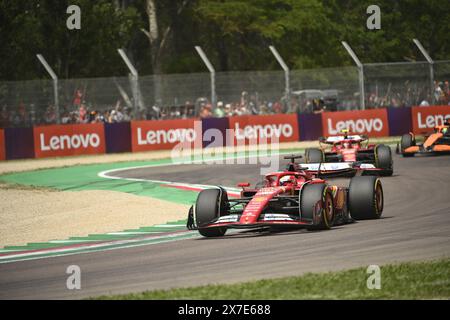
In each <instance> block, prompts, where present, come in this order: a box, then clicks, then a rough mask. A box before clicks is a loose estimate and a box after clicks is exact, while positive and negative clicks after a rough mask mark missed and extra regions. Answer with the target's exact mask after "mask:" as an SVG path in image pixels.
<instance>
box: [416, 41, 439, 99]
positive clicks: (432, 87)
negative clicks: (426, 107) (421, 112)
mask: <svg viewBox="0 0 450 320" xmlns="http://www.w3.org/2000/svg"><path fill="white" fill-rule="evenodd" d="M413 42H414V44H415V45H416V46H417V48H419V50H420V52H421V53H422V54H423V56H424V57H425V59H427V62H428V64H429V68H430V91H431V104H434V103H435V102H436V101H435V99H434V67H433V65H434V61H433V59H431V57H430V55H429V54H428V52H427V51H426V50H425V48H424V47H423V46H422V44H421V43H420V41H419V40H417V39H413Z"/></svg>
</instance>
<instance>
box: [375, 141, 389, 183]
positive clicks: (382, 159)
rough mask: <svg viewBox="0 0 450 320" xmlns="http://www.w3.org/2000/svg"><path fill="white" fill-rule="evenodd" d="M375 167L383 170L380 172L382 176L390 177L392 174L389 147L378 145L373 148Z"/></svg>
mask: <svg viewBox="0 0 450 320" xmlns="http://www.w3.org/2000/svg"><path fill="white" fill-rule="evenodd" d="M374 152H375V167H377V168H379V169H383V170H382V171H381V175H382V176H392V174H393V173H394V168H393V161H392V150H391V148H390V147H388V146H386V145H384V144H379V145H377V146H376V147H375V150H374Z"/></svg>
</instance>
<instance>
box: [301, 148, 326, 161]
mask: <svg viewBox="0 0 450 320" xmlns="http://www.w3.org/2000/svg"><path fill="white" fill-rule="evenodd" d="M305 162H306V163H320V162H325V154H324V153H323V150H321V149H318V148H309V149H306V150H305Z"/></svg>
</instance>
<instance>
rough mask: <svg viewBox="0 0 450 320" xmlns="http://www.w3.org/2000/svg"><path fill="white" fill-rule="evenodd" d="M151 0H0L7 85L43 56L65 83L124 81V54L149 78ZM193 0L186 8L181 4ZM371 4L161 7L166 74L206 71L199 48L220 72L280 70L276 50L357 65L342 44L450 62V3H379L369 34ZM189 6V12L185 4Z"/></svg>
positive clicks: (397, 57)
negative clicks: (72, 18)
mask: <svg viewBox="0 0 450 320" xmlns="http://www.w3.org/2000/svg"><path fill="white" fill-rule="evenodd" d="M146 1H147V0H98V1H89V0H73V1H68V0H60V1H56V0H0V39H2V44H3V45H2V47H1V48H0V59H1V61H2V64H1V65H0V79H4V80H19V79H33V78H39V77H41V78H42V77H47V75H46V74H45V71H44V70H43V69H42V67H41V66H40V65H39V63H38V61H37V59H36V57H35V55H36V53H42V54H43V55H44V56H45V57H46V58H47V60H48V61H49V63H50V64H51V65H52V66H53V67H54V69H55V71H56V72H57V74H58V75H59V76H60V77H61V78H67V77H72V78H73V77H98V76H113V75H125V74H126V73H127V70H126V68H125V66H124V65H123V63H122V61H121V60H120V57H119V56H118V54H117V51H116V50H117V48H120V47H123V48H126V49H127V52H128V54H129V55H130V56H131V58H132V60H133V61H134V62H135V64H136V66H137V67H138V69H139V71H140V73H141V74H149V73H152V72H153V70H152V63H151V58H150V57H151V53H150V46H149V43H148V39H147V37H146V36H145V35H144V33H143V32H142V31H141V29H142V28H144V29H147V28H148V17H147V15H146V10H145V7H146ZM186 1H187V5H186V6H183V4H184V3H185V2H186ZM70 4H76V5H79V6H80V8H81V11H82V18H81V26H82V28H81V30H72V31H70V30H68V29H67V28H66V19H67V18H68V16H69V15H68V14H67V13H66V9H67V7H68V6H69V5H70ZM371 4H372V1H368V0H246V1H244V0H227V1H224V0H175V1H156V5H157V16H158V17H157V18H158V27H159V32H160V35H161V36H162V35H163V34H164V32H165V31H166V30H170V32H169V33H168V36H167V39H166V40H167V42H166V43H167V44H168V47H167V49H166V50H165V51H164V54H163V55H162V57H161V59H162V60H161V62H162V65H163V70H164V72H170V73H180V72H202V71H205V68H204V66H203V64H202V63H201V61H200V59H199V58H198V56H197V53H196V52H195V50H194V48H193V47H194V46H195V45H201V46H202V47H203V48H204V50H205V51H206V52H207V54H208V56H209V57H210V58H211V60H212V62H213V63H214V65H215V66H216V69H217V70H218V71H229V70H268V69H279V66H278V64H277V62H276V61H275V60H274V59H273V57H272V55H271V53H270V51H269V50H268V48H267V47H268V46H269V45H275V46H276V47H277V49H278V50H279V51H280V53H281V55H282V56H283V57H284V58H285V60H286V61H287V63H288V64H289V66H290V67H291V68H293V69H301V68H313V67H334V66H342V65H351V64H352V61H351V59H350V58H349V57H348V55H347V53H346V52H345V50H343V48H342V45H341V41H342V40H345V41H347V42H349V43H350V44H351V46H352V47H353V48H354V50H355V51H356V52H357V54H358V55H359V56H360V57H361V59H362V60H363V62H393V61H405V60H423V57H422V56H421V54H420V52H419V51H418V50H417V48H416V47H415V46H414V44H413V43H412V41H411V39H412V38H418V39H420V40H421V42H422V43H423V45H424V46H425V48H427V49H428V50H429V52H430V54H431V56H432V57H433V58H435V59H449V53H448V52H449V51H450V48H449V46H450V42H449V41H448V39H449V30H448V26H449V25H450V2H448V1H438V0H427V1H424V0H396V1H392V0H379V1H377V5H379V6H380V8H381V27H382V29H381V30H368V29H367V28H366V20H367V18H368V14H366V9H367V7H368V6H369V5H371ZM181 7H183V10H181V11H180V10H179V8H181Z"/></svg>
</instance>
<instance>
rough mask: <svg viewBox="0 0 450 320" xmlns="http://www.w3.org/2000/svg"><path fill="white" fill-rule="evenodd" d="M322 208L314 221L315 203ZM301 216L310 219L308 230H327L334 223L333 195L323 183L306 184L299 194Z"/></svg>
mask: <svg viewBox="0 0 450 320" xmlns="http://www.w3.org/2000/svg"><path fill="white" fill-rule="evenodd" d="M319 203H320V207H321V208H322V210H321V212H320V214H321V216H320V220H319V221H318V222H315V221H314V220H315V216H316V214H317V205H318V204H319ZM300 210H301V216H302V218H303V219H305V220H309V221H312V223H314V225H313V226H311V227H308V230H327V229H330V228H331V227H332V226H333V224H334V218H335V212H334V204H333V195H332V193H331V192H330V190H328V187H327V185H325V184H307V185H305V186H304V187H303V189H302V191H301V194H300Z"/></svg>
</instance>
